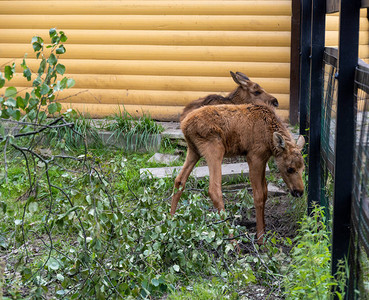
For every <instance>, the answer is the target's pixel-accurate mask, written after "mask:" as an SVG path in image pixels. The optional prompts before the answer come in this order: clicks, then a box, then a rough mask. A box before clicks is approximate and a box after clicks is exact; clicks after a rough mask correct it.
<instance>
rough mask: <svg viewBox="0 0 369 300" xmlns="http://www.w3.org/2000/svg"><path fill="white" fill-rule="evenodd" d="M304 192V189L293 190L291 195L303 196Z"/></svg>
mask: <svg viewBox="0 0 369 300" xmlns="http://www.w3.org/2000/svg"><path fill="white" fill-rule="evenodd" d="M303 194H304V191H303V190H292V191H291V195H292V196H294V197H301V196H302V195H303Z"/></svg>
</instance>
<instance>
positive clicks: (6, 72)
mask: <svg viewBox="0 0 369 300" xmlns="http://www.w3.org/2000/svg"><path fill="white" fill-rule="evenodd" d="M14 68H15V64H14V63H13V67H11V66H5V68H4V76H5V78H6V79H8V80H10V79H12V78H13V75H14V73H15V69H14Z"/></svg>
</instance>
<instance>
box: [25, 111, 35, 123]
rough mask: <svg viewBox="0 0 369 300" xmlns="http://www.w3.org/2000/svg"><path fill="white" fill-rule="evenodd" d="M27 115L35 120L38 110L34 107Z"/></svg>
mask: <svg viewBox="0 0 369 300" xmlns="http://www.w3.org/2000/svg"><path fill="white" fill-rule="evenodd" d="M27 116H28V118H29V119H30V120H31V121H33V120H34V119H35V118H36V110H35V109H32V110H31V111H29V112H28V114H27Z"/></svg>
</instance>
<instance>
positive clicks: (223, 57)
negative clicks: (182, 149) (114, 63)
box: [0, 44, 290, 62]
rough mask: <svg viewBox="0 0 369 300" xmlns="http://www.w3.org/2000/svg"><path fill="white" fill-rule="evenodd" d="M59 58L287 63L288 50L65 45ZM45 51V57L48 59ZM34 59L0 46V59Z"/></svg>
mask: <svg viewBox="0 0 369 300" xmlns="http://www.w3.org/2000/svg"><path fill="white" fill-rule="evenodd" d="M66 49H67V52H66V53H65V54H63V58H68V59H69V58H72V59H109V60H111V59H114V60H183V61H197V60H198V61H237V62H239V61H250V62H258V61H260V62H289V59H290V49H289V47H239V46H237V47H222V46H206V47H205V46H204V47H202V46H151V45H149V46H147V45H144V46H139V45H115V46H111V45H66ZM48 50H49V49H46V50H45V54H46V55H48ZM25 53H28V57H30V58H34V57H35V54H34V52H33V49H32V46H31V45H30V44H29V45H27V44H1V47H0V57H3V58H22V57H23V56H24V54H25Z"/></svg>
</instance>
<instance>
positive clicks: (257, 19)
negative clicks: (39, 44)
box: [0, 15, 291, 31]
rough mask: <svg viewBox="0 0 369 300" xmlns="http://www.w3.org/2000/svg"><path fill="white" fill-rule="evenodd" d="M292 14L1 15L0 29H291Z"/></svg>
mask: <svg viewBox="0 0 369 300" xmlns="http://www.w3.org/2000/svg"><path fill="white" fill-rule="evenodd" d="M290 18H291V17H290V16H273V17H270V16H199V15H189V16H187V15H175V16H171V15H161V16H155V15H138V16H137V15H126V16H117V15H102V16H101V15H96V16H94V17H93V18H92V17H91V16H86V15H2V16H1V18H0V28H19V29H22V28H32V29H47V28H52V27H57V28H58V29H61V30H65V31H67V30H68V29H89V30H101V29H109V30H132V29H133V30H221V31H223V30H226V31H227V30H230V31H233V30H239V31H289V30H290V27H291V20H290Z"/></svg>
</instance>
